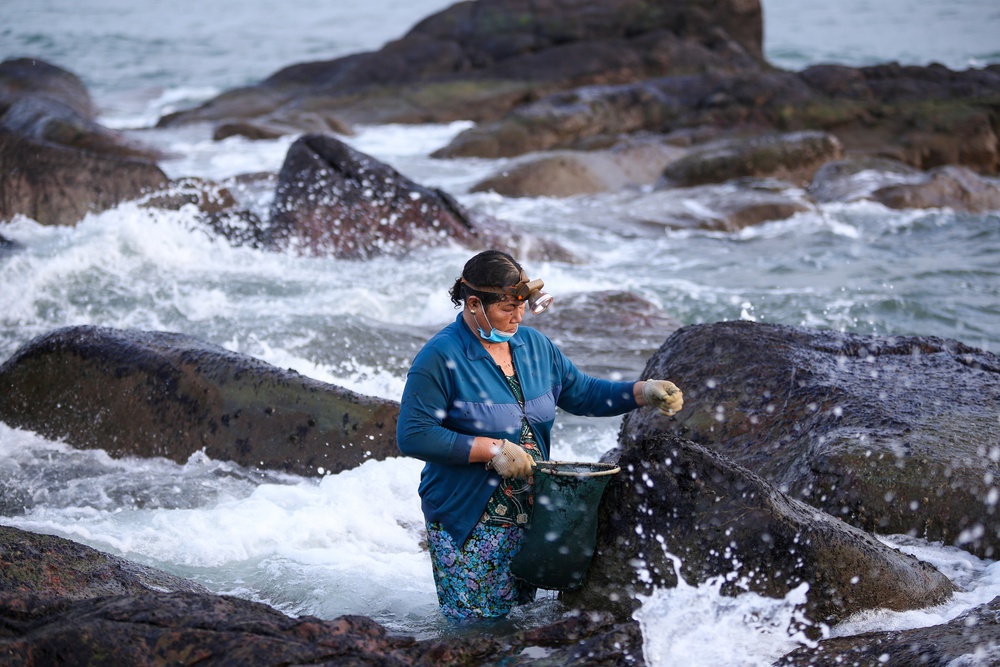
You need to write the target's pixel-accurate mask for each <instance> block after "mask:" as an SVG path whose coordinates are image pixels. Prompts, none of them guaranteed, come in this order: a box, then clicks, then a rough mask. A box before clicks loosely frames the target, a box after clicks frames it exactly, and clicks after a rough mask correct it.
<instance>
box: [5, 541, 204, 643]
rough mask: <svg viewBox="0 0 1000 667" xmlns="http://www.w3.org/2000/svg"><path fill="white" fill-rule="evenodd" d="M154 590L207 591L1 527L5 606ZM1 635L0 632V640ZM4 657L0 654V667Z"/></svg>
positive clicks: (143, 568) (113, 558)
mask: <svg viewBox="0 0 1000 667" xmlns="http://www.w3.org/2000/svg"><path fill="white" fill-rule="evenodd" d="M154 591H159V592H165V591H184V592H192V593H208V591H207V590H206V589H205V588H203V587H202V586H199V585H198V584H195V583H194V582H191V581H188V580H187V579H183V578H181V577H175V576H174V575H172V574H168V573H166V572H162V571H160V570H157V569H155V568H151V567H146V566H144V565H139V564H137V563H133V562H131V561H128V560H125V559H124V558H118V557H117V556H112V555H110V554H106V553H102V552H100V551H97V550H96V549H91V548H90V547H87V546H84V545H82V544H78V543H76V542H73V541H71V540H67V539H65V538H62V537H56V536H54V535H38V534H35V533H29V532H26V531H23V530H19V529H17V528H13V527H10V526H0V599H4V600H6V602H7V604H3V603H0V607H6V606H7V605H9V604H10V602H11V601H13V600H15V599H16V598H17V597H18V596H21V597H22V599H24V600H25V601H26V602H27V601H28V600H33V601H36V602H41V601H46V600H86V599H91V598H101V597H107V596H111V595H139V594H144V593H151V592H154ZM2 636H4V635H3V633H0V637H2ZM3 655H5V654H4V653H3V651H2V649H0V663H2V660H3V658H2V656H3Z"/></svg>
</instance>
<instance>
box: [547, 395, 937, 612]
mask: <svg viewBox="0 0 1000 667" xmlns="http://www.w3.org/2000/svg"><path fill="white" fill-rule="evenodd" d="M686 409H687V407H686V406H685V410H686ZM618 454H619V456H618V461H617V463H618V465H619V466H620V467H621V469H622V471H621V472H620V473H619V474H618V475H615V476H614V478H612V480H611V482H609V484H608V486H607V488H606V490H605V493H604V497H603V499H602V501H601V506H600V509H599V517H600V527H599V530H598V538H597V553H596V554H595V556H594V560H593V561H592V563H591V566H590V570H589V571H588V573H587V577H586V580H585V583H584V587H583V589H581V590H580V591H579V592H574V593H564V594H563V597H564V599H565V600H566V601H567V602H568V603H570V604H574V603H582V604H583V606H584V607H585V608H595V607H596V608H600V607H598V605H600V604H601V602H600V601H602V600H608V601H611V602H613V603H615V605H616V606H615V607H614V608H613V609H614V610H615V611H616V612H617V613H619V614H621V613H622V607H624V611H625V612H631V611H633V608H634V607H635V606H636V605H637V602H636V600H635V599H634V598H635V595H636V594H644V595H649V594H651V593H652V588H654V587H660V588H662V587H672V586H676V585H677V573H676V570H675V568H674V565H673V562H672V560H671V559H670V557H669V556H668V554H670V555H673V556H675V557H677V558H679V559H680V575H681V576H683V577H684V579H685V581H686V582H687V583H688V584H690V585H698V584H701V583H704V582H705V581H708V580H709V579H712V578H716V577H724V578H726V583H725V584H723V586H722V592H723V593H725V594H730V595H735V594H738V593H740V592H742V591H743V590H751V591H755V592H757V593H760V594H762V595H766V596H769V597H774V598H783V597H785V596H786V595H787V594H788V593H789V592H790V591H791V590H793V589H795V588H797V587H798V586H800V585H801V584H803V583H806V584H808V585H809V591H808V593H807V602H806V604H805V612H806V615H807V617H808V618H809V619H810V620H811V621H812V622H813V623H820V622H821V623H827V624H835V623H837V622H839V621H841V620H843V619H844V618H846V617H847V616H850V615H851V614H854V613H857V612H859V611H862V610H865V609H876V608H886V609H895V610H906V609H918V608H921V607H926V606H931V605H935V604H939V603H941V602H943V601H944V600H946V599H947V598H948V597H949V596H950V595H951V594H952V593H953V592H954V591H955V587H954V585H953V584H952V583H951V582H950V581H949V580H948V579H947V578H946V577H945V576H944V575H943V574H941V573H940V572H938V571H937V570H936V569H934V568H933V567H931V566H930V565H927V564H926V563H923V562H921V561H918V560H917V559H915V558H913V557H912V556H908V555H905V554H903V553H901V552H899V551H897V550H895V549H891V548H889V547H887V546H885V545H884V544H882V542H880V541H878V540H876V539H875V538H874V537H873V536H871V535H869V534H867V533H865V532H863V531H861V530H858V529H857V528H853V527H852V526H849V525H847V524H846V523H844V522H843V521H840V520H839V519H837V518H835V517H832V516H830V515H828V514H826V513H824V512H821V511H819V510H816V509H815V508H813V507H810V506H809V505H806V504H805V503H803V502H801V501H798V500H794V499H792V498H789V497H788V496H786V495H785V494H783V493H781V492H780V491H778V490H777V489H775V488H774V487H772V486H771V485H770V484H768V483H767V482H765V481H764V480H763V479H761V478H760V477H758V476H757V475H754V474H753V473H752V472H750V471H749V470H746V469H744V468H742V467H740V466H738V465H736V464H734V463H732V462H731V461H729V460H728V459H726V458H725V457H723V456H722V455H720V454H718V453H716V452H713V451H712V450H710V449H708V448H706V447H702V446H701V445H698V444H696V443H694V442H690V441H687V440H684V439H683V438H677V437H674V436H656V437H651V438H647V439H642V440H629V439H623V440H622V444H621V447H620V451H619V452H618ZM637 570H641V571H642V573H641V574H640V572H638V571H637Z"/></svg>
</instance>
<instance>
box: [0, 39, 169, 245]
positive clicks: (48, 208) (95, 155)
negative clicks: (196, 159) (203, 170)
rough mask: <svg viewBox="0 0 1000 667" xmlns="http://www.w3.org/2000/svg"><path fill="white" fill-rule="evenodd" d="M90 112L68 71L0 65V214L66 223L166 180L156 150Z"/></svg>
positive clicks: (24, 63) (34, 64)
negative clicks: (95, 118) (103, 124)
mask: <svg viewBox="0 0 1000 667" xmlns="http://www.w3.org/2000/svg"><path fill="white" fill-rule="evenodd" d="M93 114H94V109H93V104H92V102H91V100H90V96H89V95H88V94H87V91H86V88H85V87H84V86H83V84H82V82H80V80H79V79H78V78H77V77H76V76H75V75H73V74H71V73H69V72H67V71H65V70H62V69H60V68H57V67H54V66H52V65H49V64H47V63H44V62H42V61H38V60H34V59H28V58H22V59H16V60H6V61H4V62H2V63H0V173H3V174H4V178H3V179H0V220H9V219H11V218H13V217H14V216H15V215H18V214H20V215H25V216H27V217H29V218H32V219H34V220H35V221H37V222H39V223H41V224H45V225H73V224H76V223H77V222H78V221H79V220H80V219H81V218H82V217H83V216H84V215H86V214H87V213H89V212H98V211H103V210H106V209H108V208H111V207H113V206H115V205H116V204H118V203H120V202H122V201H125V200H128V199H133V198H135V197H138V196H139V195H140V194H141V193H142V192H144V191H147V190H149V189H153V188H156V187H159V186H162V185H163V184H165V183H166V182H167V177H166V175H165V174H164V173H163V172H162V171H161V170H160V169H159V167H157V166H156V164H155V160H156V159H158V157H159V154H158V153H157V152H156V151H154V150H152V149H150V148H148V147H145V146H142V145H139V144H138V143H136V142H134V141H131V140H129V139H128V138H126V137H125V136H124V135H123V134H122V133H119V132H115V131H113V130H109V129H108V128H106V127H103V126H102V125H100V124H98V123H97V122H96V121H95V120H94V118H93Z"/></svg>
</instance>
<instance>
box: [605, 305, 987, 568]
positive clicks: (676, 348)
mask: <svg viewBox="0 0 1000 667" xmlns="http://www.w3.org/2000/svg"><path fill="white" fill-rule="evenodd" d="M643 377H668V378H670V379H672V380H673V381H674V382H676V383H677V384H678V386H680V387H682V388H683V390H684V410H683V411H681V412H680V413H678V414H677V415H676V416H675V417H674V418H673V419H667V418H665V417H662V416H659V415H657V414H654V413H653V412H652V411H635V412H632V413H630V414H629V415H627V416H626V418H625V420H624V422H623V426H622V434H621V436H622V442H623V443H630V442H640V441H642V440H644V439H646V438H649V437H651V436H653V435H656V434H662V433H671V434H676V435H679V436H683V437H685V438H689V439H691V440H693V441H695V442H698V443H701V444H704V445H706V446H708V447H711V448H713V449H715V450H717V451H719V452H721V453H723V454H724V455H726V456H727V457H729V458H731V459H732V460H734V461H736V462H737V463H739V464H741V465H743V466H745V467H747V468H749V469H750V470H753V471H754V472H755V473H757V474H759V475H761V476H762V477H763V478H765V479H767V480H768V481H769V482H771V483H772V484H774V485H776V486H777V487H779V488H780V489H782V490H784V491H786V492H788V493H789V494H790V495H791V496H793V497H796V498H801V499H802V500H805V501H806V502H808V503H810V504H811V505H813V506H815V507H818V508H820V509H823V510H825V511H827V512H829V513H830V514H832V515H834V516H836V517H838V518H841V519H843V520H845V521H847V522H848V523H851V524H852V525H855V526H858V527H861V528H863V529H865V530H868V531H872V532H879V533H909V534H912V535H914V536H919V537H922V538H926V539H928V540H931V541H943V542H944V543H946V544H956V545H958V546H961V547H963V548H965V549H967V550H969V551H971V552H973V553H975V554H977V555H980V556H986V557H995V556H996V555H997V553H1000V522H998V520H997V512H996V509H997V508H996V505H997V501H998V499H1000V493H998V488H997V486H996V480H1000V463H998V462H1000V445H998V443H1000V422H998V421H997V417H996V406H997V404H998V403H1000V357H997V356H996V355H994V354H991V353H989V352H985V351H982V350H978V349H975V348H971V347H969V346H967V345H964V344H962V343H960V342H958V341H954V340H943V339H939V338H934V337H919V336H895V337H886V336H865V335H861V334H843V333H836V332H832V331H823V330H814V329H808V328H799V327H790V326H779V325H770V324H760V323H753V322H718V323H713V324H704V325H694V326H689V327H684V328H682V329H679V330H678V331H676V332H675V333H674V334H673V335H672V336H671V337H670V338H668V339H667V340H666V342H665V343H664V344H663V345H662V346H661V347H660V349H659V351H658V352H657V353H656V354H655V355H654V356H653V357H652V358H651V359H650V361H649V363H648V364H647V366H646V369H645V370H644V372H643Z"/></svg>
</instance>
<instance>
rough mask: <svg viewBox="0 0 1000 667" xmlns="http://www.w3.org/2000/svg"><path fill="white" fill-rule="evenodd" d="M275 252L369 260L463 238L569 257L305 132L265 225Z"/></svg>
mask: <svg viewBox="0 0 1000 667" xmlns="http://www.w3.org/2000/svg"><path fill="white" fill-rule="evenodd" d="M266 236H267V243H268V244H269V245H270V246H271V247H274V248H276V249H279V250H284V249H292V250H295V251H298V252H302V253H305V254H314V255H331V256H334V257H340V258H345V259H366V258H370V257H375V256H378V255H383V254H389V255H393V254H404V253H406V252H409V251H411V250H413V249H416V248H422V247H432V246H442V245H447V244H451V243H458V244H460V245H463V246H465V247H467V248H470V249H484V248H487V247H495V248H501V249H505V250H508V251H510V252H511V253H512V254H514V255H515V256H527V257H529V258H532V259H561V260H566V261H571V260H572V259H573V256H572V254H571V253H569V252H568V251H566V250H565V249H563V248H561V247H560V246H559V245H558V244H556V243H554V242H551V241H545V240H543V239H532V238H529V237H527V236H525V235H523V234H519V233H517V232H515V231H514V230H513V229H511V228H510V226H509V225H506V224H504V223H502V222H501V221H499V220H496V219H493V218H488V217H487V216H479V217H476V218H475V219H474V218H473V216H472V215H471V214H470V213H469V212H468V211H466V210H464V209H463V208H462V207H461V206H460V205H459V204H458V202H456V201H455V200H454V199H453V198H452V197H451V196H449V195H448V194H447V193H445V192H443V191H441V190H436V189H431V188H427V187H424V186H422V185H419V184H417V183H415V182H413V181H411V180H410V179H408V178H406V177H405V176H403V175H402V174H400V173H399V172H398V171H396V170H395V169H393V168H392V167H390V166H388V165H386V164H384V163H382V162H379V161H378V160H376V159H374V158H372V157H371V156H368V155H365V154H364V153H361V152H359V151H356V150H354V149H353V148H351V147H349V146H348V145H347V144H345V143H343V142H341V141H339V140H337V139H335V138H333V137H332V136H328V135H305V136H303V137H301V138H300V139H298V140H296V141H295V143H294V144H292V146H291V148H289V150H288V155H287V156H286V158H285V163H284V164H283V165H282V167H281V172H280V174H279V175H278V185H277V189H276V194H275V198H274V204H273V207H272V212H271V220H270V223H269V226H268V228H267V230H266Z"/></svg>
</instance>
